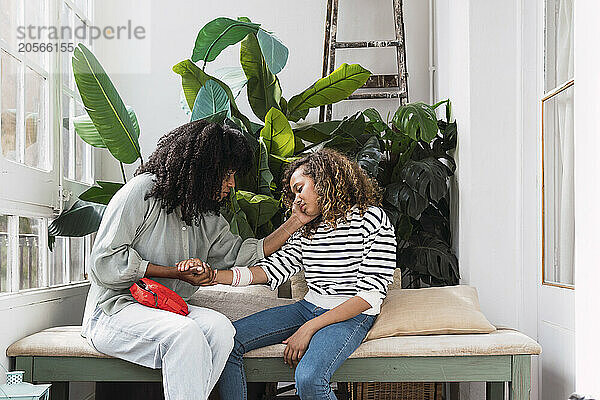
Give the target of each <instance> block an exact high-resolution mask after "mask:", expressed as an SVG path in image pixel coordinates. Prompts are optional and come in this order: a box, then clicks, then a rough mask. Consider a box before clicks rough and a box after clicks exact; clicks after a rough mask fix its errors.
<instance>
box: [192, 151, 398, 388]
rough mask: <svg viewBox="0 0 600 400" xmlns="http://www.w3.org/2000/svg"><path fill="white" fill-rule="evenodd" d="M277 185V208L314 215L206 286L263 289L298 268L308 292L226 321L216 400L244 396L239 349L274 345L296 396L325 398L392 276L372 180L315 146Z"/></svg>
mask: <svg viewBox="0 0 600 400" xmlns="http://www.w3.org/2000/svg"><path fill="white" fill-rule="evenodd" d="M283 183H284V200H285V202H286V205H287V206H288V207H289V206H291V205H292V204H294V205H297V206H299V207H300V209H301V210H302V211H303V212H305V213H306V214H308V215H309V216H312V217H317V218H315V219H314V220H313V221H312V222H310V223H308V224H306V225H305V226H304V227H303V228H302V229H301V232H299V233H296V234H294V235H293V236H292V237H291V238H290V239H289V240H288V241H287V243H286V244H285V245H284V246H283V247H282V248H281V250H279V251H277V252H275V253H273V254H272V255H271V256H270V257H267V258H265V259H264V260H262V261H259V262H258V263H257V265H256V266H254V267H251V268H233V269H232V270H229V271H218V273H217V276H216V279H215V281H216V282H217V283H224V284H231V283H232V282H233V283H234V284H237V285H238V286H239V285H241V284H245V283H251V284H261V283H268V284H269V285H270V286H271V289H273V290H274V289H275V288H277V287H278V286H279V285H281V284H282V283H284V282H285V281H286V280H287V279H288V278H290V277H291V276H292V275H293V274H295V273H296V272H298V271H300V270H301V269H304V271H305V277H306V283H307V285H308V288H309V291H308V293H307V294H306V296H305V298H304V299H303V300H301V301H299V302H297V303H294V304H291V305H285V306H281V307H275V308H272V309H268V310H265V311H262V312H259V313H256V314H253V315H251V316H248V317H246V318H243V319H241V320H239V321H236V322H234V324H233V325H234V327H235V329H236V335H235V344H234V347H233V351H232V353H231V355H230V357H229V360H228V361H227V365H226V366H225V369H224V371H223V375H222V376H221V379H220V381H219V390H220V393H221V398H222V399H227V400H234V399H246V379H245V374H244V369H243V365H242V357H243V355H244V353H246V352H248V351H250V350H252V349H256V348H259V347H263V346H267V345H271V344H275V343H285V344H286V345H287V346H286V348H285V351H284V361H285V362H286V363H287V364H289V365H290V367H296V371H295V380H296V389H297V391H298V395H299V396H300V398H301V399H335V398H336V397H335V394H334V393H333V391H332V390H331V387H330V385H329V382H330V379H331V376H332V375H333V373H334V372H335V371H336V370H337V369H338V368H339V367H340V365H342V363H343V362H344V361H345V360H346V358H348V356H350V354H352V353H353V352H354V350H356V348H357V347H358V346H359V345H360V343H361V342H362V340H363V339H364V337H365V335H366V334H367V332H368V330H369V329H370V328H371V326H372V325H373V322H374V320H375V317H376V315H377V314H378V313H379V309H380V305H381V302H382V301H383V298H384V297H385V295H386V291H387V286H388V284H390V283H391V282H392V280H393V273H394V269H395V268H396V239H395V235H394V229H393V227H392V225H391V224H390V222H389V220H388V218H387V216H386V214H385V212H384V211H383V210H382V209H381V208H379V207H378V204H379V195H378V190H377V186H376V184H375V182H374V181H373V180H371V179H369V178H368V177H367V175H366V174H365V173H364V172H363V170H362V169H361V168H360V167H359V166H358V165H357V164H356V163H355V162H352V161H350V160H349V159H348V158H346V157H345V156H343V155H341V154H339V153H337V152H334V151H331V150H322V151H319V152H316V153H313V154H311V155H309V156H307V157H305V158H303V159H300V160H298V161H295V162H294V163H292V164H291V165H290V166H289V168H288V169H287V170H286V173H285V174H284V182H283ZM194 265H196V263H195V262H194V261H185V262H182V263H181V264H180V267H181V269H182V270H185V269H186V268H188V267H190V266H194Z"/></svg>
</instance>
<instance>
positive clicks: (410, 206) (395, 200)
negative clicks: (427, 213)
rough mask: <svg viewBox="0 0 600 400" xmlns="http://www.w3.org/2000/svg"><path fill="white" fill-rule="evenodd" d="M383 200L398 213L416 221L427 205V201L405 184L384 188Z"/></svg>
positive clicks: (399, 183) (394, 184)
mask: <svg viewBox="0 0 600 400" xmlns="http://www.w3.org/2000/svg"><path fill="white" fill-rule="evenodd" d="M384 198H385V200H386V201H387V202H388V203H389V204H391V205H392V206H394V207H395V208H396V209H397V210H398V211H400V212H401V213H403V214H407V215H409V216H411V217H413V218H415V219H418V218H419V216H420V215H421V213H422V212H423V211H424V210H425V209H426V208H427V206H428V205H429V200H427V198H426V197H423V196H421V195H420V194H419V192H418V191H417V190H415V189H413V188H411V187H410V186H409V185H407V184H406V183H405V182H393V183H390V184H389V185H388V186H386V188H385V194H384Z"/></svg>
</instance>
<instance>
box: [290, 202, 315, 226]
mask: <svg viewBox="0 0 600 400" xmlns="http://www.w3.org/2000/svg"><path fill="white" fill-rule="evenodd" d="M317 216H318V214H317V215H308V214H306V213H305V212H303V211H302V210H301V209H300V206H299V205H298V204H297V203H296V202H294V203H292V217H296V218H297V219H298V221H299V222H300V223H301V224H302V225H306V224H308V223H309V222H310V221H312V220H313V219H315V218H316V217H317Z"/></svg>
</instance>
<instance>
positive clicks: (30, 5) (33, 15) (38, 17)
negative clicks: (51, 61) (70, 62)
mask: <svg viewBox="0 0 600 400" xmlns="http://www.w3.org/2000/svg"><path fill="white" fill-rule="evenodd" d="M46 3H47V1H46V0H26V1H25V26H27V27H29V26H33V27H34V28H35V30H33V37H29V36H27V41H29V42H39V43H48V31H40V32H39V35H38V31H37V27H45V26H48V22H47V19H46V15H47V12H48V11H47V8H46ZM27 57H28V58H30V59H32V60H33V61H34V62H36V63H38V64H39V65H40V66H42V68H44V69H45V68H46V66H47V65H48V52H45V51H33V52H30V53H27Z"/></svg>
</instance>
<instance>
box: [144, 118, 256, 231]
mask: <svg viewBox="0 0 600 400" xmlns="http://www.w3.org/2000/svg"><path fill="white" fill-rule="evenodd" d="M251 163H252V149H251V148H250V146H249V145H248V142H247V140H246V138H245V137H244V136H243V135H242V133H240V132H239V131H237V130H235V129H231V128H229V127H225V128H224V127H222V126H220V125H218V124H215V123H209V122H206V121H202V120H200V121H193V122H190V123H187V124H185V125H182V126H180V127H178V128H175V129H174V130H172V131H171V132H169V133H167V134H166V135H164V136H163V137H162V138H160V140H159V141H158V145H157V147H156V150H155V151H154V153H152V155H151V156H150V158H149V159H148V162H146V163H145V164H143V165H141V166H140V167H139V168H138V169H137V171H136V172H135V175H139V174H143V173H145V172H149V173H152V174H154V175H155V183H154V186H153V188H152V190H150V191H149V192H148V193H147V194H146V197H145V199H148V198H150V197H155V198H157V199H159V200H161V203H162V204H161V207H162V208H165V209H166V211H167V213H171V212H173V211H174V210H175V209H176V208H177V207H181V216H182V219H183V220H184V221H185V223H186V224H188V225H193V224H194V223H198V222H199V220H200V218H201V214H203V213H211V212H212V213H217V212H218V211H219V207H220V205H221V202H219V201H218V200H216V199H218V196H219V194H220V193H221V186H222V183H223V180H224V179H225V178H226V177H227V175H228V174H229V173H231V172H240V173H245V172H246V171H247V170H248V169H249V168H250V166H251Z"/></svg>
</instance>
